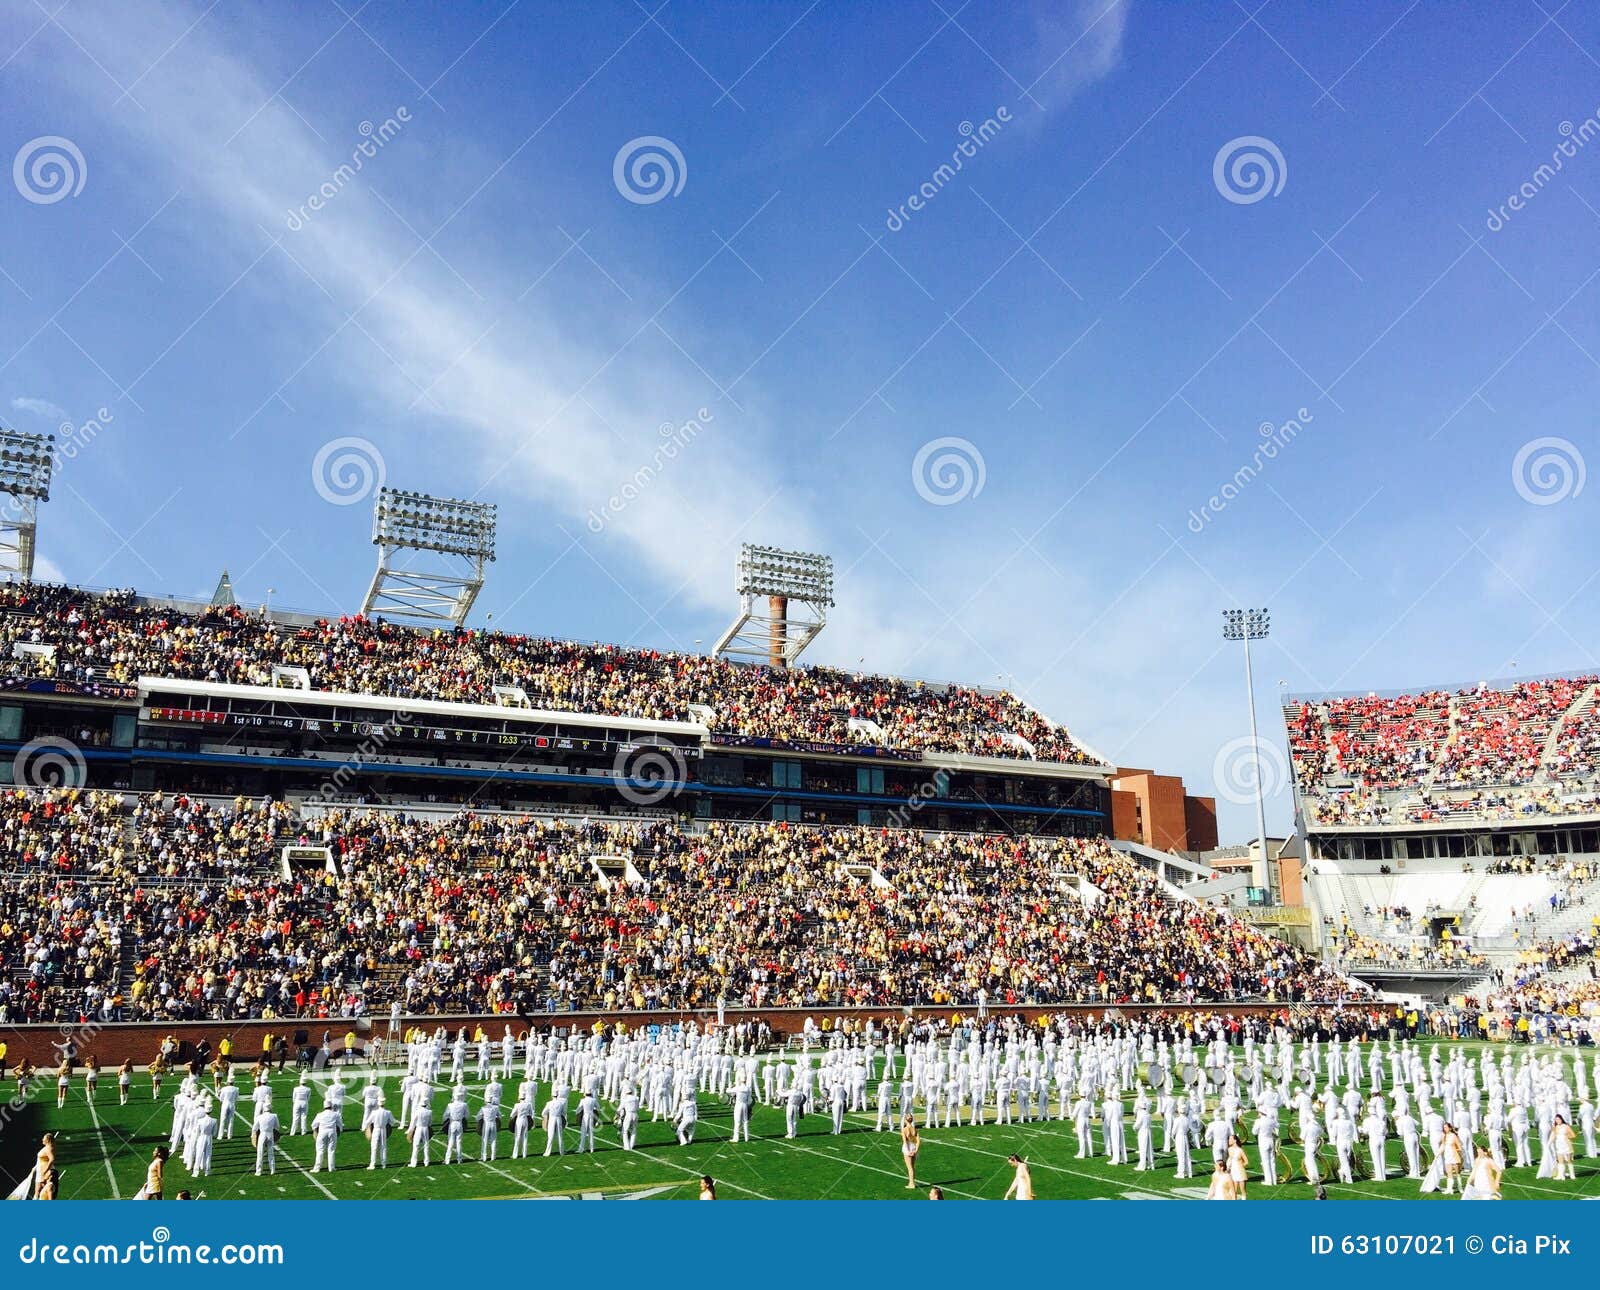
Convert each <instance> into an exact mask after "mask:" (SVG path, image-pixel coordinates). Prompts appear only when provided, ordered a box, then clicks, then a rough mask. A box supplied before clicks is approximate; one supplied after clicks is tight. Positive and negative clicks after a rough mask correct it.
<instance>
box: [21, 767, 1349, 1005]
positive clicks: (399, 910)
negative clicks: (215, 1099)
mask: <svg viewBox="0 0 1600 1290" xmlns="http://www.w3.org/2000/svg"><path fill="white" fill-rule="evenodd" d="M3 808H4V809H3V810H0V827H4V828H6V829H7V830H8V831H9V836H16V837H20V838H26V839H33V838H35V837H43V838H46V839H48V845H46V844H44V843H38V844H35V843H32V842H31V841H30V842H29V843H28V844H27V845H25V846H23V848H22V849H21V850H20V851H19V850H15V849H13V850H11V851H10V852H9V853H8V856H7V858H6V862H5V864H4V866H3V868H5V869H6V870H9V871H10V873H9V874H8V876H7V877H6V878H5V879H4V881H3V883H0V1019H4V1018H9V1019H10V1020H13V1021H14V1020H18V1019H24V1018H25V1019H44V1018H49V1019H58V1018H59V1019H69V1018H72V1017H75V1016H85V1017H98V1018H106V1019H110V1018H117V1019H125V1020H173V1021H177V1020H193V1019H199V1018H211V1017H218V1018H245V1017H256V1016H265V1017H291V1016H294V1017H335V1016H351V1015H358V1014H361V1013H370V1012H374V1011H379V1010H383V1009H387V1007H388V1006H389V1004H390V1003H391V1002H399V1003H400V1005H401V1006H402V1007H403V1008H405V1010H406V1011H408V1012H411V1013H445V1012H466V1011H500V1012H508V1013H509V1012H516V1011H523V1010H529V1011H538V1010H563V1009H576V1008H619V1009H675V1010H691V1009H706V1008H711V1007H714V1006H716V1004H717V1003H718V1002H719V1001H726V1002H727V1003H729V1004H730V1005H740V1004H748V1005H753V1006H754V1005H760V1006H780V1007H781V1006H796V1007H804V1006H823V1005H830V1004H876V1005H896V1004H902V1003H909V1002H925V1003H937V1004H941V1005H942V1004H946V1003H948V1004H951V1005H957V1004H966V1005H968V1006H970V1005H971V1004H973V1003H974V1002H975V1001H980V1000H983V1001H988V1002H992V1003H994V1004H1002V1003H1024V1002H1028V1003H1032V1002H1038V1003H1048V1002H1150V1003H1163V1004H1184V1003H1193V1002H1202V1001H1209V1000H1216V999H1234V998H1242V999H1270V1000H1280V1001H1291V1000H1306V999H1337V998H1340V997H1343V996H1344V995H1345V994H1347V993H1348V991H1349V987H1348V984H1347V983H1345V982H1343V981H1342V980H1341V979H1339V978H1337V977H1335V976H1333V975H1331V974H1330V973H1328V972H1326V971H1325V970H1323V969H1322V968H1321V967H1319V966H1318V965H1317V964H1316V963H1315V962H1314V961H1313V960H1312V959H1310V958H1308V957H1307V956H1305V955H1303V954H1301V953H1300V952H1298V951H1296V950H1294V949H1293V948H1292V947H1290V946H1289V945H1288V944H1287V943H1285V942H1282V941H1278V940H1274V939H1272V938H1270V937H1266V936H1263V935H1261V934H1259V933H1257V932H1256V931H1254V930H1253V929H1251V928H1249V927H1248V926H1247V925H1245V924H1243V923H1241V922H1238V921H1236V920H1234V919H1233V918H1231V917H1230V916H1229V915H1228V914H1227V913H1226V911H1224V910H1219V909H1212V908H1209V907H1205V906H1201V905H1196V904H1191V903H1188V902H1183V901H1169V900H1168V899H1167V898H1166V897H1165V896H1164V895H1163V893H1162V892H1161V891H1160V889H1159V888H1158V887H1157V885H1156V882H1155V879H1154V878H1153V877H1152V876H1151V875H1150V874H1149V873H1148V871H1146V870H1144V869H1143V868H1141V867H1140V866H1138V865H1137V864H1135V863H1134V862H1132V861H1130V860H1128V859H1127V858H1126V857H1124V856H1123V855H1122V854H1120V853H1118V852H1116V851H1114V850H1112V849H1111V848H1110V847H1109V846H1107V845H1106V844H1105V843H1103V842H1100V841H1082V840H1073V839H1060V838H1043V837H1038V838H1035V837H1023V838H1017V837H980V836H953V835H929V834H921V833H915V832H912V831H890V830H881V829H871V828H865V827H860V828H836V829H800V828H794V827H791V826H788V825H782V824H769V825H755V826H738V825H723V824H717V825H711V826H709V827H708V828H707V829H706V830H705V831H704V832H693V831H688V830H685V829H681V828H679V827H677V826H676V825H670V824H666V823H654V822H652V823H645V822H636V823H616V822H597V821H590V820H586V819H579V820H550V819H533V818H528V817H518V816H489V815H480V814H474V813H471V812H463V813H460V814H458V815H455V816H453V817H450V818H446V819H434V820H425V819H421V818H417V817H414V816H407V815H404V814H399V813H394V812H385V811H346V810H330V811H327V812H326V813H324V814H322V815H319V816H316V817H313V818H306V819H299V818H297V817H294V816H291V815H290V814H288V813H287V808H285V807H283V806H282V805H281V804H268V803H260V802H252V801H247V800H244V799H239V800H238V801H236V802H235V803H234V804H233V805H232V806H230V807H208V806H204V805H203V804H200V803H196V802H191V801H189V800H188V799H185V798H181V797H180V798H175V799H174V798H170V797H168V798H159V797H147V798H143V799H136V798H133V797H132V796H128V797H122V796H119V795H116V794H103V793H89V792H86V791H83V790H52V791H49V792H37V791H33V790H15V791H13V792H12V793H10V794H8V795H7V796H6V797H5V799H4V801H3ZM41 820H44V821H49V823H47V824H41V823H40V821H41ZM78 837H82V838H83V839H85V844H84V845H83V846H81V847H80V846H78V845H77V843H76V842H75V841H72V840H69V839H75V838H78ZM286 843H296V844H300V845H306V846H325V847H327V848H328V849H329V851H330V853H331V855H332V857H333V859H334V863H335V869H336V872H335V873H330V872H327V871H325V870H324V869H321V868H318V869H314V870H310V871H296V872H294V873H292V874H291V875H290V876H288V877H285V876H284V872H283V870H282V868H281V867H280V864H279V861H278V860H277V859H276V854H277V849H278V848H280V847H281V846H282V845H284V844H286Z"/></svg>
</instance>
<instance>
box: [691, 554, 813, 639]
mask: <svg viewBox="0 0 1600 1290" xmlns="http://www.w3.org/2000/svg"><path fill="white" fill-rule="evenodd" d="M733 589H734V590H735V591H736V592H738V594H739V616H738V617H737V618H735V619H734V620H733V625H732V626H731V627H729V628H728V630H727V631H725V632H723V633H722V636H721V638H720V639H719V640H718V641H717V644H716V647H715V648H714V649H713V650H712V651H711V652H712V653H713V654H715V655H717V656H718V657H719V658H746V659H752V660H755V661H758V662H762V663H766V664H769V665H770V666H772V667H788V666H790V665H791V664H792V663H793V662H794V661H795V660H796V659H797V658H799V657H800V655H801V653H802V652H803V651H804V650H805V647H806V646H807V645H809V644H811V642H812V641H814V640H816V638H817V633H818V632H820V631H821V630H822V629H823V628H824V627H826V626H827V624H828V610H829V609H830V608H832V606H833V557H832V556H827V555H813V554H811V553H810V552H807V551H785V550H783V549H782V548H780V547H775V546H753V545H751V544H750V543H748V542H746V543H745V544H744V546H742V547H741V548H740V549H739V563H738V565H737V566H736V568H735V573H734V588H733ZM763 600H764V601H765V602H766V603H765V606H764V607H763V605H762V601H763Z"/></svg>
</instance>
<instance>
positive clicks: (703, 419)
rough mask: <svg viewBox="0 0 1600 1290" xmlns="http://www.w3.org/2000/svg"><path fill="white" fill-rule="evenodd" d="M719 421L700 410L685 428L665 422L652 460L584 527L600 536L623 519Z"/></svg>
mask: <svg viewBox="0 0 1600 1290" xmlns="http://www.w3.org/2000/svg"><path fill="white" fill-rule="evenodd" d="M714 420H716V418H715V417H714V416H712V415H711V412H710V411H709V410H708V409H706V408H701V409H699V411H698V412H696V413H695V415H694V416H692V417H690V418H689V420H687V421H685V422H684V423H683V424H682V425H673V424H672V422H670V421H663V422H662V423H661V424H660V425H659V426H657V427H656V433H657V434H658V435H660V439H661V441H660V442H659V443H658V444H657V445H656V448H655V451H654V452H652V453H651V454H650V460H649V461H647V462H646V463H645V464H644V465H642V466H640V467H639V469H638V470H636V471H634V472H633V477H632V478H631V479H629V480H628V481H627V483H625V484H623V486H622V487H621V488H620V489H618V490H617V491H616V492H615V493H613V494H611V496H610V497H608V498H606V500H605V501H604V502H603V503H601V505H600V508H599V509H598V510H595V509H594V508H592V507H591V508H590V510H589V514H588V517H587V518H586V519H585V521H584V523H586V524H587V525H588V526H589V532H591V533H599V532H601V531H602V530H604V528H605V526H606V524H607V523H608V522H609V521H610V520H611V519H612V518H614V517H615V516H618V515H621V514H622V512H623V511H625V510H627V509H628V506H629V504H630V503H631V502H633V501H635V500H637V499H638V498H639V496H640V495H641V494H643V493H644V491H645V490H646V489H648V488H649V487H650V485H651V484H653V483H655V481H656V477H657V476H658V475H660V474H661V472H662V471H663V470H665V469H666V467H667V466H668V465H669V464H670V463H671V462H674V461H676V460H677V459H678V454H679V453H681V452H683V451H684V450H685V449H686V448H688V447H689V445H690V444H692V443H693V442H694V441H695V440H696V439H697V438H699V437H700V432H701V431H702V430H704V429H705V428H706V427H707V426H708V425H710V424H711V423H712V422H713V421H714Z"/></svg>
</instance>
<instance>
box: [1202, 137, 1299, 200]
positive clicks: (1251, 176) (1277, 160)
mask: <svg viewBox="0 0 1600 1290" xmlns="http://www.w3.org/2000/svg"><path fill="white" fill-rule="evenodd" d="M1288 178H1289V163H1288V162H1287V161H1285V160H1284V159H1283V153H1282V152H1281V151H1279V149H1278V145H1277V144H1275V143H1273V141H1272V140H1271V139H1267V138H1264V137H1263V136H1261V135H1259V134H1241V135H1240V136H1239V137H1238V138H1237V139H1229V140H1228V142H1227V143H1225V144H1223V145H1222V147H1220V148H1218V149H1217V155H1216V156H1215V157H1214V158H1212V161H1211V182H1212V183H1213V184H1215V185H1216V186H1217V191H1218V192H1219V193H1221V194H1222V195H1223V197H1225V198H1226V199H1227V200H1228V201H1230V202H1232V203H1233V204H1234V205H1235V206H1253V205H1255V203H1256V202H1259V201H1261V200H1262V198H1265V197H1276V196H1277V195H1278V194H1279V193H1281V192H1282V191H1283V185H1284V184H1285V182H1287V180H1288Z"/></svg>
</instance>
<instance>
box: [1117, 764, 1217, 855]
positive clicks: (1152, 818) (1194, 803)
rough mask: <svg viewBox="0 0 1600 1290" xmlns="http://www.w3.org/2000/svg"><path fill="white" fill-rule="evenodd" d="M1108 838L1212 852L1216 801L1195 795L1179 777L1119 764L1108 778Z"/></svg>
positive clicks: (1161, 848)
mask: <svg viewBox="0 0 1600 1290" xmlns="http://www.w3.org/2000/svg"><path fill="white" fill-rule="evenodd" d="M1111 829H1112V836H1113V837H1115V838H1117V839H1119V840H1120V841H1124V842H1140V843H1143V844H1144V845H1145V846H1147V847H1155V848H1156V849H1157V850H1159V851H1187V852H1191V853H1192V852H1196V851H1210V850H1213V849H1215V847H1216V845H1217V799H1216V798H1214V797H1195V796H1193V795H1192V794H1190V793H1189V792H1188V791H1187V789H1186V788H1185V787H1184V783H1183V780H1182V779H1181V778H1180V777H1179V776H1177V775H1157V774H1156V773H1155V772H1154V771H1151V770H1142V769H1138V768H1135V767H1131V766H1130V767H1122V768H1119V769H1118V770H1117V773H1116V774H1115V775H1113V776H1112V777H1111Z"/></svg>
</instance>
